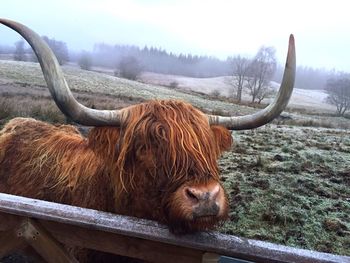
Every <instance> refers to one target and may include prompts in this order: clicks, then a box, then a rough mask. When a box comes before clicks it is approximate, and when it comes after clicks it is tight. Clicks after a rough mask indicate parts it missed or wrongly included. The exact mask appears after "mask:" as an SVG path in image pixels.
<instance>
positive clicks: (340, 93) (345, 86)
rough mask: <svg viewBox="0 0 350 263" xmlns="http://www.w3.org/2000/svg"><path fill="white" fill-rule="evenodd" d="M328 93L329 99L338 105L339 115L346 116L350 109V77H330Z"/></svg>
mask: <svg viewBox="0 0 350 263" xmlns="http://www.w3.org/2000/svg"><path fill="white" fill-rule="evenodd" d="M326 91H327V93H328V97H327V101H328V102H329V103H330V104H332V105H335V106H336V107H337V111H336V112H337V115H339V116H344V114H345V112H346V111H348V110H350V78H349V76H345V75H343V76H341V77H339V78H337V79H329V80H328V81H327V85H326Z"/></svg>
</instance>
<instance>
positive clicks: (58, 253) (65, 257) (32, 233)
mask: <svg viewBox="0 0 350 263" xmlns="http://www.w3.org/2000/svg"><path fill="white" fill-rule="evenodd" d="M17 232H18V235H21V236H23V238H24V239H25V240H26V241H27V242H28V244H29V245H30V246H31V247H32V248H34V250H35V251H36V252H37V253H38V254H39V255H40V256H41V257H42V258H43V259H45V260H46V262H49V263H70V262H72V263H78V261H77V260H76V259H75V258H74V257H73V256H72V255H70V254H69V253H68V252H67V251H66V250H65V249H64V248H63V246H62V245H61V244H59V243H58V242H57V241H56V240H55V239H54V238H53V237H52V236H51V235H50V234H49V233H48V232H47V231H46V230H45V229H44V228H43V227H42V226H40V224H38V223H36V222H35V221H33V220H32V219H29V218H25V219H24V220H23V224H22V226H21V228H20V229H19V230H18V231H17Z"/></svg>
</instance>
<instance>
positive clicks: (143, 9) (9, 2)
mask: <svg viewBox="0 0 350 263" xmlns="http://www.w3.org/2000/svg"><path fill="white" fill-rule="evenodd" d="M0 17H4V18H8V19H12V20H17V21H19V22H22V23H24V24H26V25H28V26H29V27H31V28H33V29H35V30H36V31H37V32H38V33H39V34H40V35H46V36H48V37H50V38H55V39H58V40H62V41H65V42H66V43H67V44H68V47H69V49H72V50H76V51H80V50H82V49H85V50H92V48H93V46H94V44H95V43H97V42H104V43H107V44H128V45H137V46H140V47H144V46H148V47H150V46H153V47H157V48H162V49H166V50H167V51H169V52H174V53H175V54H180V53H183V54H188V53H190V54H193V55H199V56H200V55H207V56H215V57H218V58H220V59H226V58H227V57H228V56H232V55H235V54H243V55H245V56H254V54H255V53H256V51H257V50H258V48H259V47H260V46H262V45H266V46H274V47H275V48H276V55H277V60H278V62H279V63H281V64H283V63H284V60H285V55H286V50H287V41H288V36H289V34H291V33H293V34H294V35H295V38H296V41H297V42H296V43H297V54H298V56H297V59H298V60H297V63H298V65H303V66H308V67H314V68H326V69H337V70H342V71H350V63H349V61H350V53H349V52H348V48H349V46H350V34H348V33H347V32H348V26H349V24H350V17H349V16H348V3H347V1H345V0H332V1H330V0H324V1H316V0H311V1H307V2H298V1H297V2H293V3H290V2H284V1H276V0H267V1H257V0H248V1H224V0H216V1H199V0H190V1H184V0H181V1H173V0H171V1H160V0H152V1H144V0H131V1H112V0H102V1H92V0H87V1H85V0H78V1H68V0H59V1H58V0H53V1H45V0H35V1H22V0H4V1H1V10H0ZM18 39H19V36H18V35H17V34H16V33H14V32H12V31H10V30H9V29H7V28H5V27H3V26H1V27H0V46H1V45H12V44H13V43H14V42H15V41H17V40H18Z"/></svg>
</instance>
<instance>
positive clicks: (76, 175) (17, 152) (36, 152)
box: [0, 100, 232, 229]
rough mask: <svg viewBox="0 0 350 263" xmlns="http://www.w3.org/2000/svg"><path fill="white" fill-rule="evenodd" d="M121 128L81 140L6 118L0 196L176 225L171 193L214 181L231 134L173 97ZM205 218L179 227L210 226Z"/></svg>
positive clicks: (135, 114) (67, 130) (74, 133)
mask: <svg viewBox="0 0 350 263" xmlns="http://www.w3.org/2000/svg"><path fill="white" fill-rule="evenodd" d="M123 123H124V125H122V126H121V127H95V128H93V129H91V131H90V133H89V134H88V136H87V138H85V137H83V136H82V135H81V134H80V133H79V131H78V130H77V129H76V128H75V127H73V126H69V125H62V126H53V125H50V124H47V123H43V122H40V121H36V120H34V119H29V118H16V119H13V120H11V121H10V122H9V123H7V125H6V126H5V127H4V128H3V130H2V131H0V192H4V193H11V194H16V195H21V196H27V197H32V198H39V199H44V200H48V201H54V202H60V203H66V204H72V205H77V206H81V207H87V208H94V209H99V210H103V211H110V212H115V213H121V214H126V215H131V216H138V217H144V218H149V219H155V220H158V221H161V222H163V223H167V224H168V225H174V224H175V225H178V224H179V222H178V220H180V219H181V218H180V214H181V213H182V212H181V213H180V212H178V211H177V210H178V209H180V208H181V204H178V203H177V201H176V199H174V198H173V197H172V194H173V193H174V192H175V191H176V189H178V188H179V186H181V185H184V184H185V185H193V184H206V183H208V182H209V181H216V182H218V181H219V171H218V167H217V159H218V157H219V155H220V153H221V152H222V151H223V150H227V149H228V148H229V147H230V146H231V143H232V139H231V134H230V132H229V131H228V130H227V129H226V128H223V127H221V126H212V127H210V126H209V124H208V119H207V117H206V116H205V115H204V114H203V113H202V112H200V111H199V110H197V109H195V108H194V107H193V106H191V105H190V104H187V103H184V102H181V101H173V100H164V101H150V102H146V103H142V104H138V105H135V106H132V107H130V108H129V109H128V110H127V113H126V114H125V116H124V121H123ZM174 218H175V219H176V222H175V221H174V220H175V219H174ZM221 219H222V218H221ZM209 221H210V220H207V219H205V220H203V222H192V224H191V222H190V223H189V224H188V225H187V226H186V227H187V228H188V229H191V228H192V229H206V228H210V227H211V226H212V225H214V224H215V222H212V221H210V222H209Z"/></svg>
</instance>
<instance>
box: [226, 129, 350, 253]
mask: <svg viewBox="0 0 350 263" xmlns="http://www.w3.org/2000/svg"><path fill="white" fill-rule="evenodd" d="M234 137H236V138H237V139H238V143H237V145H236V147H234V148H233V150H232V151H231V152H228V153H226V154H225V155H224V156H223V157H222V158H221V160H220V167H221V170H222V177H223V181H224V185H225V188H226V189H227V191H228V194H229V197H230V208H231V212H230V221H229V222H228V223H226V224H225V225H224V227H223V228H222V229H221V231H223V232H224V233H229V234H234V235H239V236H244V237H248V238H254V239H259V240H267V241H271V242H275V243H279V244H285V245H288V246H295V247H301V248H307V249H313V250H318V251H323V252H330V253H336V254H343V255H350V170H349V167H350V145H349V138H350V132H349V131H341V130H329V129H315V128H292V127H291V128H288V127H276V126H267V127H265V128H260V129H257V130H256V131H254V132H251V131H242V132H235V136H234ZM304 145H307V146H304ZM326 146H327V147H326ZM328 146H329V147H328ZM242 149H244V151H242ZM236 150H237V151H236Z"/></svg>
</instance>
